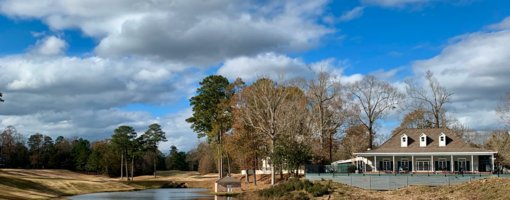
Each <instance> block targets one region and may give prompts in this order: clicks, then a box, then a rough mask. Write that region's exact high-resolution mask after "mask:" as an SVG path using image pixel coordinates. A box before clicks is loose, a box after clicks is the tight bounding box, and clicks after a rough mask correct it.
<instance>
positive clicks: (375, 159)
mask: <svg viewBox="0 0 510 200" xmlns="http://www.w3.org/2000/svg"><path fill="white" fill-rule="evenodd" d="M374 168H375V169H374V171H375V172H377V156H374Z"/></svg>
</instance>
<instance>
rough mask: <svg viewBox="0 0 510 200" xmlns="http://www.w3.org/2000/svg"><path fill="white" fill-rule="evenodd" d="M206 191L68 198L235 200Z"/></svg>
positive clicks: (167, 191) (132, 193)
mask: <svg viewBox="0 0 510 200" xmlns="http://www.w3.org/2000/svg"><path fill="white" fill-rule="evenodd" d="M208 192H209V191H208V190H207V189H199V188H176V189H152V190H140V191H132V192H104V193H94V194H84V195H77V196H72V197H69V199H72V200H84V199H103V200H112V199H152V200H160V199H161V200H162V199H165V200H167V199H182V200H213V199H214V200H235V199H236V198H232V197H218V196H214V195H210V194H208Z"/></svg>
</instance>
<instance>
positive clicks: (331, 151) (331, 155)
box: [329, 133, 333, 163]
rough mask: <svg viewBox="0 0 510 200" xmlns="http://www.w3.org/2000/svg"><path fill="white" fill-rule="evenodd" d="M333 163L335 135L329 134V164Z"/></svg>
mask: <svg viewBox="0 0 510 200" xmlns="http://www.w3.org/2000/svg"><path fill="white" fill-rule="evenodd" d="M332 162H333V134H332V133H329V163H332Z"/></svg>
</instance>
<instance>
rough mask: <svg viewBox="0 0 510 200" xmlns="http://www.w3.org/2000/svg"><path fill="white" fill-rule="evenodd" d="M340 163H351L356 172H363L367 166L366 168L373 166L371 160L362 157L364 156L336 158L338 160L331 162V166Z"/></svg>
mask: <svg viewBox="0 0 510 200" xmlns="http://www.w3.org/2000/svg"><path fill="white" fill-rule="evenodd" d="M342 164H352V165H354V166H356V169H358V172H362V171H363V172H365V171H367V168H368V169H373V168H374V165H373V164H372V161H371V160H369V159H367V158H364V157H356V158H351V159H347V160H338V161H335V162H332V163H331V166H333V167H336V166H338V165H342Z"/></svg>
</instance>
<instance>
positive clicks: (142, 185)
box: [0, 169, 214, 199]
mask: <svg viewBox="0 0 510 200" xmlns="http://www.w3.org/2000/svg"><path fill="white" fill-rule="evenodd" d="M195 176H196V177H195ZM199 178H200V175H198V174H196V173H193V172H167V174H164V173H163V174H162V175H160V176H158V177H157V178H154V177H152V176H140V177H135V181H132V182H127V181H119V179H118V178H108V177H105V176H96V175H86V174H80V173H75V172H71V171H68V170H27V169H0V191H1V192H0V199H50V198H64V197H65V196H71V195H77V194H87V193H96V192H111V191H132V190H141V189H152V188H182V187H200V186H206V184H205V183H196V180H195V179H199ZM211 178H212V180H214V178H213V177H208V176H205V177H204V176H202V179H203V180H204V181H205V182H207V183H209V184H211V185H212V182H210V180H209V179H211ZM199 180H200V179H199ZM187 181H190V182H189V183H187ZM209 187H211V186H209Z"/></svg>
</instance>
